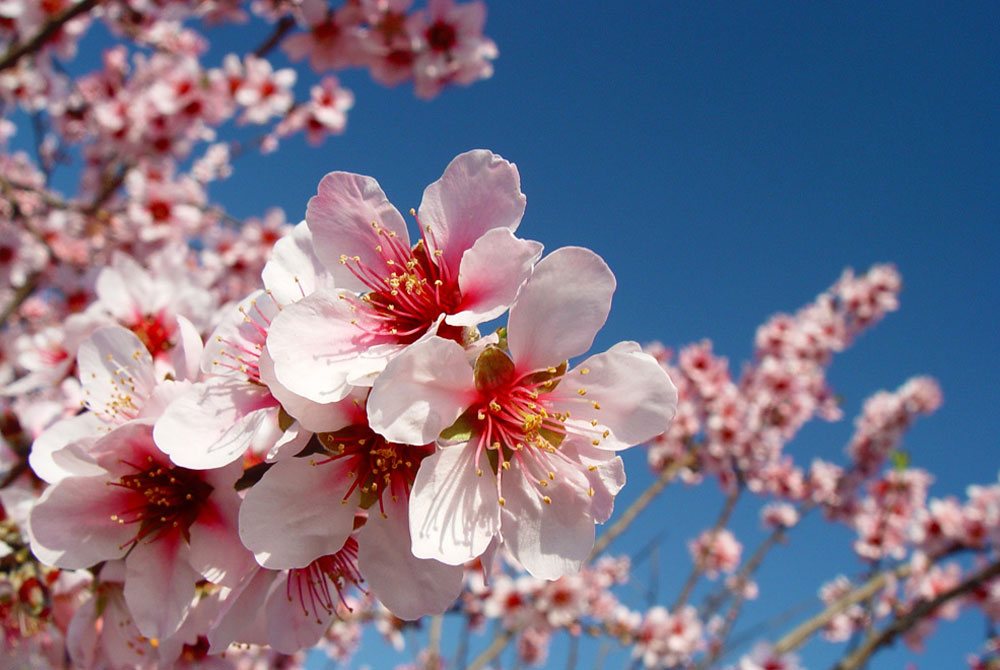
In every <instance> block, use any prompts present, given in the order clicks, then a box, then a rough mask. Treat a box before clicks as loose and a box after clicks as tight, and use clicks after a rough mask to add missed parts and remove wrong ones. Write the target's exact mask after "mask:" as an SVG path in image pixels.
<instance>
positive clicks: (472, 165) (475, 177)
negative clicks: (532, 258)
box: [418, 149, 526, 272]
mask: <svg viewBox="0 0 1000 670" xmlns="http://www.w3.org/2000/svg"><path fill="white" fill-rule="evenodd" d="M525 202H526V200H525V197H524V194H523V193H521V178H520V176H519V175H518V173H517V168H516V167H515V166H514V164H513V163H508V162H507V161H505V160H504V159H503V158H501V157H500V156H497V155H496V154H494V153H493V152H491V151H485V150H483V149H477V150H474V151H469V152H466V153H464V154H461V155H459V156H457V157H455V158H454V159H453V160H452V161H451V163H449V164H448V167H447V168H445V171H444V174H443V175H441V178H440V179H438V180H437V181H436V182H434V183H433V184H431V185H430V186H428V187H427V188H426V189H425V190H424V197H423V200H422V201H421V203H420V212H419V214H418V218H419V219H420V225H421V226H423V227H425V228H426V227H428V226H429V227H430V229H431V234H432V236H433V242H434V244H435V246H436V248H438V249H440V250H442V251H443V252H444V255H443V257H442V258H443V260H444V262H445V264H446V265H447V266H448V268H449V269H450V270H451V271H452V272H456V271H458V268H459V263H460V262H461V260H462V254H464V253H465V251H466V250H467V249H470V248H472V245H473V244H475V242H476V240H477V239H479V238H480V237H481V236H482V235H483V234H484V233H486V231H488V230H491V229H493V228H506V229H508V230H510V231H511V232H513V231H515V230H517V226H518V225H519V224H520V223H521V217H522V216H523V215H524V206H525Z"/></svg>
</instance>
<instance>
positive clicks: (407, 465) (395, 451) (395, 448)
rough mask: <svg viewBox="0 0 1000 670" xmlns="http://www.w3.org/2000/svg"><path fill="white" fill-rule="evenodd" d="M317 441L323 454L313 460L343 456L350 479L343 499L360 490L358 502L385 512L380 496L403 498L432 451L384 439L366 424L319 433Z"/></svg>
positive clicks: (331, 460) (430, 447)
mask: <svg viewBox="0 0 1000 670" xmlns="http://www.w3.org/2000/svg"><path fill="white" fill-rule="evenodd" d="M319 439H320V443H321V444H322V445H323V447H324V449H325V450H326V458H325V459H324V460H321V461H317V462H316V464H317V465H319V464H322V463H331V462H334V461H338V460H341V459H345V460H346V462H347V464H348V467H349V468H350V470H349V473H350V476H351V479H352V483H351V486H350V488H349V489H348V490H347V492H346V493H345V494H344V500H347V499H348V498H350V496H351V495H352V494H353V493H354V492H355V491H356V490H359V489H360V491H361V506H362V507H364V508H367V507H373V506H374V505H375V503H376V502H378V506H379V511H380V512H383V513H384V512H385V508H384V507H385V506H384V500H383V496H385V495H386V494H388V495H389V496H390V498H391V499H392V500H397V499H399V498H402V499H403V500H406V499H407V498H408V497H409V494H410V487H411V486H412V485H413V480H414V479H415V478H416V476H417V468H418V467H419V466H420V461H422V460H423V459H424V458H425V457H427V456H429V455H430V454H431V453H433V446H432V445H423V446H413V445H404V444H396V443H394V442H387V441H386V439H385V438H384V437H382V436H381V435H378V434H377V433H375V432H374V431H372V429H371V428H369V427H368V426H367V425H363V424H362V425H354V426H349V427H347V428H345V429H343V430H339V431H337V432H335V433H322V434H320V436H319Z"/></svg>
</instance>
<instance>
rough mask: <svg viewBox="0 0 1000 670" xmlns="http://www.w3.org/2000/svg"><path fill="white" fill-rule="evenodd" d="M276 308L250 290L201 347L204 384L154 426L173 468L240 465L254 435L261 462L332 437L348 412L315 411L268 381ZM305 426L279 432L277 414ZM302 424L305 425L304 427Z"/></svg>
mask: <svg viewBox="0 0 1000 670" xmlns="http://www.w3.org/2000/svg"><path fill="white" fill-rule="evenodd" d="M277 313H278V305H277V304H276V303H275V301H274V300H273V299H272V298H271V296H270V295H269V294H267V293H264V292H263V291H256V292H254V293H252V294H251V295H250V296H249V297H247V298H246V299H245V300H244V301H243V302H242V303H240V304H239V305H238V306H237V307H235V308H233V309H231V310H230V311H229V312H228V313H227V315H226V317H225V319H224V320H223V322H222V323H221V324H220V325H219V326H218V327H217V328H216V329H215V331H214V332H213V333H212V336H211V337H210V338H209V340H208V344H207V346H206V347H205V352H204V354H203V355H202V360H201V369H202V370H203V371H204V372H205V373H206V374H207V375H209V378H208V379H207V380H206V381H204V382H200V383H198V384H195V385H194V386H193V387H192V388H191V389H190V390H189V391H187V392H185V393H184V394H182V395H181V396H179V397H178V398H176V399H175V400H174V401H173V402H171V403H170V405H169V406H168V407H167V408H166V411H165V412H164V413H163V416H161V417H160V418H159V419H158V420H157V421H156V428H155V430H154V433H153V435H154V437H155V439H156V443H157V445H158V446H159V447H160V448H161V449H162V450H163V451H164V452H165V453H167V454H168V455H169V456H170V458H171V460H172V461H173V462H174V463H176V464H177V465H181V466H184V467H188V468H194V469H198V470H202V469H207V468H217V467H221V466H223V465H226V464H228V463H232V462H234V461H236V460H237V459H239V458H240V457H241V456H243V454H245V453H246V451H247V450H248V449H249V448H250V446H251V444H252V443H253V442H254V440H255V438H256V437H257V436H258V435H260V434H261V433H270V434H271V435H272V436H273V437H272V438H270V439H266V440H265V444H263V445H261V450H262V451H266V455H267V459H268V460H274V459H275V458H277V457H278V455H279V453H286V454H291V455H294V454H296V453H298V452H299V451H301V450H302V448H303V447H304V446H305V444H306V442H308V440H309V437H310V436H311V434H312V433H311V432H310V431H317V430H336V429H338V428H342V427H343V426H344V425H346V424H347V422H348V420H349V413H348V412H349V409H350V408H346V407H343V406H338V405H337V404H336V403H330V404H327V405H320V404H317V403H314V402H311V401H309V400H306V399H305V398H300V397H298V396H296V395H295V394H293V393H289V392H288V391H286V390H285V389H284V388H282V387H281V385H280V384H278V383H277V382H275V381H274V380H273V379H272V378H271V375H270V373H271V369H270V365H271V363H270V360H269V359H268V358H267V356H266V355H264V341H265V338H266V337H267V331H268V328H269V327H270V323H271V319H273V318H274V316H275V314H277ZM283 406H284V408H285V409H286V410H287V412H286V413H287V414H290V415H292V416H294V417H295V418H297V419H299V421H300V422H302V421H304V422H305V424H302V425H300V424H299V423H295V422H292V424H291V425H280V418H279V412H280V410H281V409H282V407H283ZM306 424H307V425H306Z"/></svg>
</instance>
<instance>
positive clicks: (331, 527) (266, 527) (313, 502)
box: [240, 457, 357, 569]
mask: <svg viewBox="0 0 1000 670" xmlns="http://www.w3.org/2000/svg"><path fill="white" fill-rule="evenodd" d="M318 460H320V457H315V458H291V459H287V460H284V461H279V462H277V463H275V464H274V465H273V466H272V467H271V469H270V470H268V471H267V472H266V473H265V474H264V476H263V477H262V478H261V480H260V481H259V482H257V484H255V485H254V486H253V487H252V488H251V489H250V490H249V491H248V492H247V494H246V497H245V498H244V499H243V506H242V508H241V509H240V537H241V538H242V540H243V544H245V545H246V546H247V548H248V549H250V550H251V551H252V552H254V554H255V555H256V556H257V562H258V563H260V564H261V565H263V566H264V567H268V568H277V569H280V568H301V567H305V566H307V565H309V564H310V563H312V562H313V561H314V560H316V559H317V558H319V557H320V556H326V555H327V554H333V553H335V552H337V551H338V550H339V549H340V548H341V547H343V546H344V542H345V541H346V540H347V537H348V536H349V535H350V534H351V531H352V530H353V529H354V512H355V509H356V507H357V502H356V500H355V496H356V493H355V494H354V495H352V497H351V498H349V499H348V500H347V501H346V502H345V501H344V494H345V493H346V492H347V490H348V488H349V486H350V483H351V479H350V475H349V473H348V471H347V468H346V465H345V464H344V463H342V462H336V461H335V462H332V463H322V464H317V465H313V463H314V462H315V461H318Z"/></svg>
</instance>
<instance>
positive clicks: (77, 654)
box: [66, 594, 142, 668]
mask: <svg viewBox="0 0 1000 670" xmlns="http://www.w3.org/2000/svg"><path fill="white" fill-rule="evenodd" d="M97 642H98V633H97V596H96V595H95V594H90V595H89V597H88V598H87V599H86V600H85V601H83V602H82V603H80V605H79V607H77V609H76V612H74V613H73V618H72V619H71V620H70V622H69V628H68V629H67V630H66V653H68V654H69V657H70V659H71V660H72V661H73V666H74V667H77V668H93V667H95V666H96V658H97ZM141 661H142V658H141V657H139V658H135V659H132V663H133V664H138V663H140V662H141Z"/></svg>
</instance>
